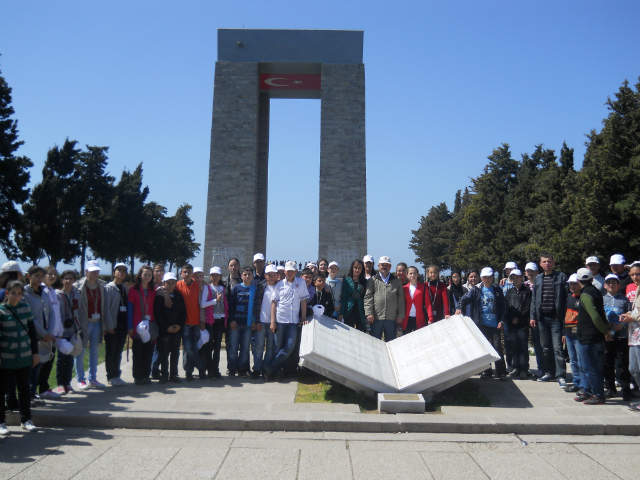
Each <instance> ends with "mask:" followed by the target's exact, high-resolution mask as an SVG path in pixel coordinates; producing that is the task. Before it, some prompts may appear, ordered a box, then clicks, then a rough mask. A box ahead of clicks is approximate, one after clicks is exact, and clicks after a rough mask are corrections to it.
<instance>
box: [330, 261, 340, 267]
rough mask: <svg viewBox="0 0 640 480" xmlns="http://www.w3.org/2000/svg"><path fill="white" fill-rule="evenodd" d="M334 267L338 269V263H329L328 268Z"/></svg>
mask: <svg viewBox="0 0 640 480" xmlns="http://www.w3.org/2000/svg"><path fill="white" fill-rule="evenodd" d="M334 265H335V266H336V267H338V268H340V265H338V262H331V263H329V266H330V267H333V266H334Z"/></svg>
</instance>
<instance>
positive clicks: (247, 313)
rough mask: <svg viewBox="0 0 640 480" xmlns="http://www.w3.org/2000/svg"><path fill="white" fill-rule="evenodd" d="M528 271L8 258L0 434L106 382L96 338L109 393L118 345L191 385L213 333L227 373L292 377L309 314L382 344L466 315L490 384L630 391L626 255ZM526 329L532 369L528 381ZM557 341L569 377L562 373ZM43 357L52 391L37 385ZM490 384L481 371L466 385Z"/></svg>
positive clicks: (597, 395)
mask: <svg viewBox="0 0 640 480" xmlns="http://www.w3.org/2000/svg"><path fill="white" fill-rule="evenodd" d="M278 263H279V262H278ZM539 265H540V267H541V269H542V273H541V274H539V270H538V265H537V264H536V263H533V262H531V263H528V264H527V265H526V267H525V274H526V280H525V275H524V274H523V272H522V271H520V270H519V269H518V268H517V265H516V264H515V263H513V262H509V263H507V265H506V266H505V268H504V278H503V279H502V280H501V281H500V284H496V283H495V275H494V271H493V270H492V269H491V268H490V267H485V268H483V269H482V270H480V271H476V270H473V269H472V270H470V271H469V272H467V282H466V283H464V284H463V278H462V275H461V272H460V271H456V270H453V271H451V274H450V277H449V282H444V281H442V280H441V278H442V277H440V270H439V268H438V267H437V266H435V265H430V266H429V267H428V268H427V271H426V276H427V279H426V281H424V279H423V278H422V275H420V272H419V270H418V268H417V267H415V266H407V265H406V264H405V263H402V262H401V263H399V264H397V265H396V270H395V273H392V272H391V268H392V263H391V259H390V258H389V257H387V256H382V257H380V258H379V260H378V264H377V270H376V269H375V268H374V259H373V257H372V256H370V255H366V256H365V257H364V258H363V259H362V260H360V259H355V260H353V261H352V262H351V265H350V267H349V270H348V272H347V273H346V274H343V275H340V274H339V272H340V266H339V265H338V263H337V262H335V261H332V262H328V261H327V260H326V259H320V260H319V261H318V262H317V263H316V262H310V263H308V264H307V265H306V266H305V268H303V269H302V270H299V267H300V265H299V264H297V263H296V262H294V261H287V262H284V265H276V264H266V262H265V257H264V255H263V254H261V253H257V254H255V256H254V258H253V266H245V267H241V266H240V262H239V260H238V259H236V258H232V259H231V260H230V261H229V262H228V265H227V268H228V274H227V275H226V276H224V277H223V274H222V269H221V267H219V266H214V267H212V268H211V269H210V271H209V282H205V279H204V277H205V273H204V271H203V269H202V268H193V266H192V265H189V264H186V265H184V266H183V267H182V268H181V269H180V279H178V277H177V275H176V274H174V273H172V272H165V268H164V265H161V264H156V265H154V266H153V267H152V266H150V265H143V266H142V267H141V268H140V270H139V271H138V272H137V273H136V275H135V277H134V278H133V282H132V283H129V284H127V282H126V279H127V277H128V274H129V272H128V268H127V266H126V265H125V264H123V263H118V264H116V265H115V266H114V269H113V272H112V281H111V282H108V283H107V282H106V281H104V280H102V279H100V278H99V275H100V271H101V267H100V264H99V263H98V261H96V260H91V261H89V262H87V266H86V270H85V276H84V277H82V278H77V274H76V272H75V271H73V270H66V271H64V272H62V274H58V272H57V271H56V269H55V268H54V267H46V268H43V267H40V266H33V267H31V268H30V269H29V271H28V272H27V275H26V279H24V280H25V281H24V282H23V274H22V272H21V270H20V268H19V265H18V264H17V263H16V262H8V263H6V264H5V265H3V267H2V274H1V276H0V301H2V303H1V304H0V360H1V363H0V395H2V397H3V398H5V405H4V408H3V409H2V411H0V435H6V434H8V433H9V431H8V430H7V428H6V424H5V414H6V412H9V411H13V410H16V409H18V410H19V411H20V417H21V423H22V426H23V428H25V429H26V430H28V431H32V430H34V429H35V426H34V425H33V423H32V421H31V407H32V406H38V405H41V404H42V403H44V401H45V400H47V399H57V398H60V397H61V396H62V395H67V394H71V393H73V392H74V389H73V387H72V386H71V379H72V375H73V368H74V366H75V370H76V378H77V388H78V389H79V390H88V389H91V388H105V385H104V384H102V383H100V381H99V380H98V378H97V366H98V349H99V346H100V344H101V342H102V341H104V342H105V367H106V380H107V383H108V384H109V385H111V386H113V387H118V386H122V385H125V384H126V382H125V381H123V380H122V379H121V378H120V376H121V369H120V367H121V359H122V352H123V350H124V346H125V344H126V343H127V338H130V339H131V341H132V345H131V349H132V357H133V358H132V372H133V378H134V382H135V384H136V385H145V384H149V383H151V381H152V379H155V380H158V383H159V384H164V383H167V382H174V383H180V382H181V381H182V379H181V377H180V376H179V374H178V361H179V355H180V347H181V346H182V348H183V370H184V372H185V380H186V381H194V379H195V378H196V377H195V376H194V373H195V370H196V369H197V370H198V372H197V375H198V378H199V380H206V379H209V380H217V379H219V378H221V377H222V375H221V373H220V369H219V365H220V355H221V350H222V340H223V338H224V340H225V350H226V352H225V354H226V356H227V372H226V374H227V376H228V377H229V378H236V377H238V376H239V377H251V378H254V379H257V378H260V377H261V376H263V377H264V379H265V380H266V381H272V380H276V381H279V380H281V379H282V378H284V377H292V376H294V375H296V374H297V372H298V369H299V367H298V365H299V348H300V338H301V328H300V327H302V326H303V325H305V324H306V323H307V321H308V319H309V318H311V316H312V315H313V307H316V309H317V308H318V307H317V306H322V308H321V309H320V311H322V312H323V313H324V315H326V316H329V317H332V318H334V319H335V320H336V321H338V322H342V323H344V324H346V325H348V326H350V327H352V328H355V329H358V330H360V331H362V332H364V333H368V334H370V335H372V336H374V337H376V338H378V339H381V340H384V341H387V342H388V341H391V340H393V339H394V338H396V337H397V335H402V334H408V333H411V332H413V331H415V330H417V329H420V328H424V327H427V326H428V325H431V324H433V323H435V322H438V321H440V320H443V319H445V318H448V317H449V316H451V315H456V314H465V315H467V316H469V317H471V318H472V319H473V320H474V322H475V323H476V325H477V326H478V328H479V329H480V330H481V331H482V333H483V334H484V335H485V337H486V338H487V340H488V341H489V342H490V343H491V344H492V345H493V347H494V348H495V350H496V352H498V354H499V355H500V360H499V361H497V362H496V364H495V370H496V375H497V377H498V378H499V379H500V380H506V379H507V374H508V373H509V372H511V375H512V376H515V377H516V378H520V379H526V378H529V377H530V376H537V377H538V378H537V380H538V381H541V382H548V381H554V380H557V381H558V383H559V385H560V386H561V387H563V388H565V390H567V391H568V392H575V393H576V394H577V396H576V397H575V399H576V400H577V401H581V402H584V403H586V404H589V405H595V404H602V403H605V399H606V398H610V397H612V396H614V395H616V393H617V390H616V388H617V387H616V386H617V385H620V387H621V389H622V395H623V399H624V400H631V388H632V383H633V382H634V381H635V384H636V388H637V385H638V384H640V324H639V323H638V322H640V318H639V315H638V308H637V306H636V291H637V289H638V286H639V285H640V262H634V263H632V264H630V265H625V260H624V257H623V256H622V255H619V254H616V255H613V256H612V257H611V261H610V267H611V273H610V274H608V275H607V276H606V277H603V275H602V274H601V269H600V263H599V260H598V258H597V257H589V258H588V259H587V261H586V268H581V269H580V270H578V271H577V272H576V273H575V274H572V275H571V276H570V277H569V278H568V279H567V277H566V275H565V274H564V273H561V272H558V271H556V270H555V268H554V267H555V261H554V258H553V256H552V255H551V254H543V255H542V256H541V258H540V263H539ZM627 269H628V270H629V271H628V272H627ZM55 285H57V286H59V287H60V288H57V289H56V288H55ZM530 334H531V340H532V343H533V346H534V350H535V355H536V360H537V365H538V370H537V371H534V372H529V335H530ZM503 335H504V340H503V337H502V336H503ZM503 345H504V349H503ZM565 345H566V349H567V351H568V355H569V359H570V364H571V369H572V373H573V375H572V382H573V383H572V384H567V382H566V380H565V377H566V359H565V353H564V348H563V347H564V346H565ZM87 353H88V356H89V358H88V364H89V369H88V372H85V367H84V363H85V355H86V354H87ZM250 354H252V355H253V365H251V362H250V356H251V355H250ZM54 361H55V362H56V380H57V387H55V388H54V387H52V386H50V385H49V382H48V380H49V377H50V375H51V371H52V368H53V362H54ZM492 376H493V370H492V369H491V368H490V367H489V368H488V369H487V370H486V371H484V372H483V373H482V375H481V378H483V379H487V378H491V377H492ZM16 391H17V395H16ZM631 408H635V409H637V408H638V404H631Z"/></svg>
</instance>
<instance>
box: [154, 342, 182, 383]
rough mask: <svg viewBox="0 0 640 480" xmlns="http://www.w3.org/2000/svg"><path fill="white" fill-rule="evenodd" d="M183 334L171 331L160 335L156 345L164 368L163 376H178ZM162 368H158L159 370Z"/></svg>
mask: <svg viewBox="0 0 640 480" xmlns="http://www.w3.org/2000/svg"><path fill="white" fill-rule="evenodd" d="M181 341H182V335H180V333H170V334H169V335H164V336H162V335H161V336H160V337H158V339H157V340H156V347H157V352H158V359H159V362H160V366H161V368H162V377H163V378H165V379H167V378H169V377H171V378H176V377H177V376H178V358H179V357H180V342H181ZM159 371H160V369H158V372H159Z"/></svg>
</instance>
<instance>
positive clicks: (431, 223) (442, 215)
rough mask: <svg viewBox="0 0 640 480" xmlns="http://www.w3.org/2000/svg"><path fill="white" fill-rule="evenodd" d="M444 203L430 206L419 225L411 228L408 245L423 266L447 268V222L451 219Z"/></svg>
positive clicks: (448, 244)
mask: <svg viewBox="0 0 640 480" xmlns="http://www.w3.org/2000/svg"><path fill="white" fill-rule="evenodd" d="M452 218H453V217H452V215H451V213H449V209H448V208H447V204H446V203H444V202H443V203H441V204H440V205H437V206H435V207H431V209H430V210H429V213H428V214H427V216H426V217H422V218H421V219H420V227H419V228H418V229H417V230H413V231H412V232H411V233H413V238H412V239H411V241H410V242H409V247H410V248H411V249H412V250H413V251H414V253H415V254H416V261H418V262H420V263H421V264H422V265H423V266H424V267H425V268H426V267H427V266H428V265H430V264H434V265H437V266H438V267H439V268H441V269H442V268H448V267H449V263H448V261H447V260H448V253H449V246H450V243H451V242H450V240H451V238H450V237H449V235H448V234H447V233H448V229H447V224H448V222H449V221H450V220H451V219H452Z"/></svg>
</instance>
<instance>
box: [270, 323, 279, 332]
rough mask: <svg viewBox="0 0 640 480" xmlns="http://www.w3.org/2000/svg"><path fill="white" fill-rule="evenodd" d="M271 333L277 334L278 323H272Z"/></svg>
mask: <svg viewBox="0 0 640 480" xmlns="http://www.w3.org/2000/svg"><path fill="white" fill-rule="evenodd" d="M270 329H271V333H276V332H277V331H278V324H277V323H276V322H271V326H270Z"/></svg>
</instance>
